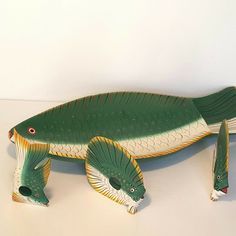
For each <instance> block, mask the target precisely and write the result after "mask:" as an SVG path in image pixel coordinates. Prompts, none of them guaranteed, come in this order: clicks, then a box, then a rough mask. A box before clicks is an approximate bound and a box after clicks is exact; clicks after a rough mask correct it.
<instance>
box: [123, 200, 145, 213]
mask: <svg viewBox="0 0 236 236" xmlns="http://www.w3.org/2000/svg"><path fill="white" fill-rule="evenodd" d="M143 199H144V198H143V197H142V198H140V199H139V200H138V201H137V202H135V201H133V202H131V203H130V204H129V205H128V206H127V207H128V208H127V211H128V212H129V213H130V214H132V215H133V214H135V213H136V212H137V209H138V206H139V205H140V203H141V202H142V201H143Z"/></svg>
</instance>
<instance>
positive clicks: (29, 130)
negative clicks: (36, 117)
mask: <svg viewBox="0 0 236 236" xmlns="http://www.w3.org/2000/svg"><path fill="white" fill-rule="evenodd" d="M28 132H29V133H30V134H35V133H36V130H35V129H34V128H32V127H30V128H29V129H28Z"/></svg>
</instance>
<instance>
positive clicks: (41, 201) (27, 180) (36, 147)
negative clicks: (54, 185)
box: [12, 130, 51, 206]
mask: <svg viewBox="0 0 236 236" xmlns="http://www.w3.org/2000/svg"><path fill="white" fill-rule="evenodd" d="M14 139H15V144H16V151H17V168H16V170H15V174H14V186H13V194H12V199H13V200H15V201H17V202H24V203H31V204H36V205H44V206H45V205H47V204H48V199H47V197H46V195H45V193H44V187H45V186H46V184H47V180H48V177H49V173H50V166H51V160H50V159H49V158H47V154H48V150H49V145H48V144H41V143H30V142H29V141H28V140H26V139H25V138H24V137H22V136H21V135H20V134H19V133H17V131H16V130H14Z"/></svg>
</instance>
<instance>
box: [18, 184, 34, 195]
mask: <svg viewBox="0 0 236 236" xmlns="http://www.w3.org/2000/svg"><path fill="white" fill-rule="evenodd" d="M19 192H20V194H21V195H23V196H26V197H29V196H31V195H32V191H31V189H30V188H28V187H26V186H20V187H19Z"/></svg>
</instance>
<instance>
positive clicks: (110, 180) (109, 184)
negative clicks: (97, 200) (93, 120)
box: [86, 137, 145, 206]
mask: <svg viewBox="0 0 236 236" xmlns="http://www.w3.org/2000/svg"><path fill="white" fill-rule="evenodd" d="M86 173H87V178H88V182H89V183H90V185H91V186H92V187H93V188H94V189H95V190H96V191H98V192H99V193H101V194H103V195H105V196H107V197H109V198H110V199H112V200H113V201H116V202H118V203H120V204H123V205H126V206H130V205H135V204H136V203H137V202H138V203H139V201H140V198H142V199H143V195H144V192H145V188H144V186H143V175H142V171H141V169H140V168H139V165H138V164H137V162H136V161H135V159H134V158H132V156H131V155H130V154H129V152H128V151H127V150H125V149H124V148H123V147H122V146H121V145H120V144H119V143H117V142H114V141H112V140H110V139H107V138H104V137H95V138H93V139H92V140H91V141H90V143H89V145H88V151H87V158H86ZM136 205H137V206H138V204H136Z"/></svg>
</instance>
